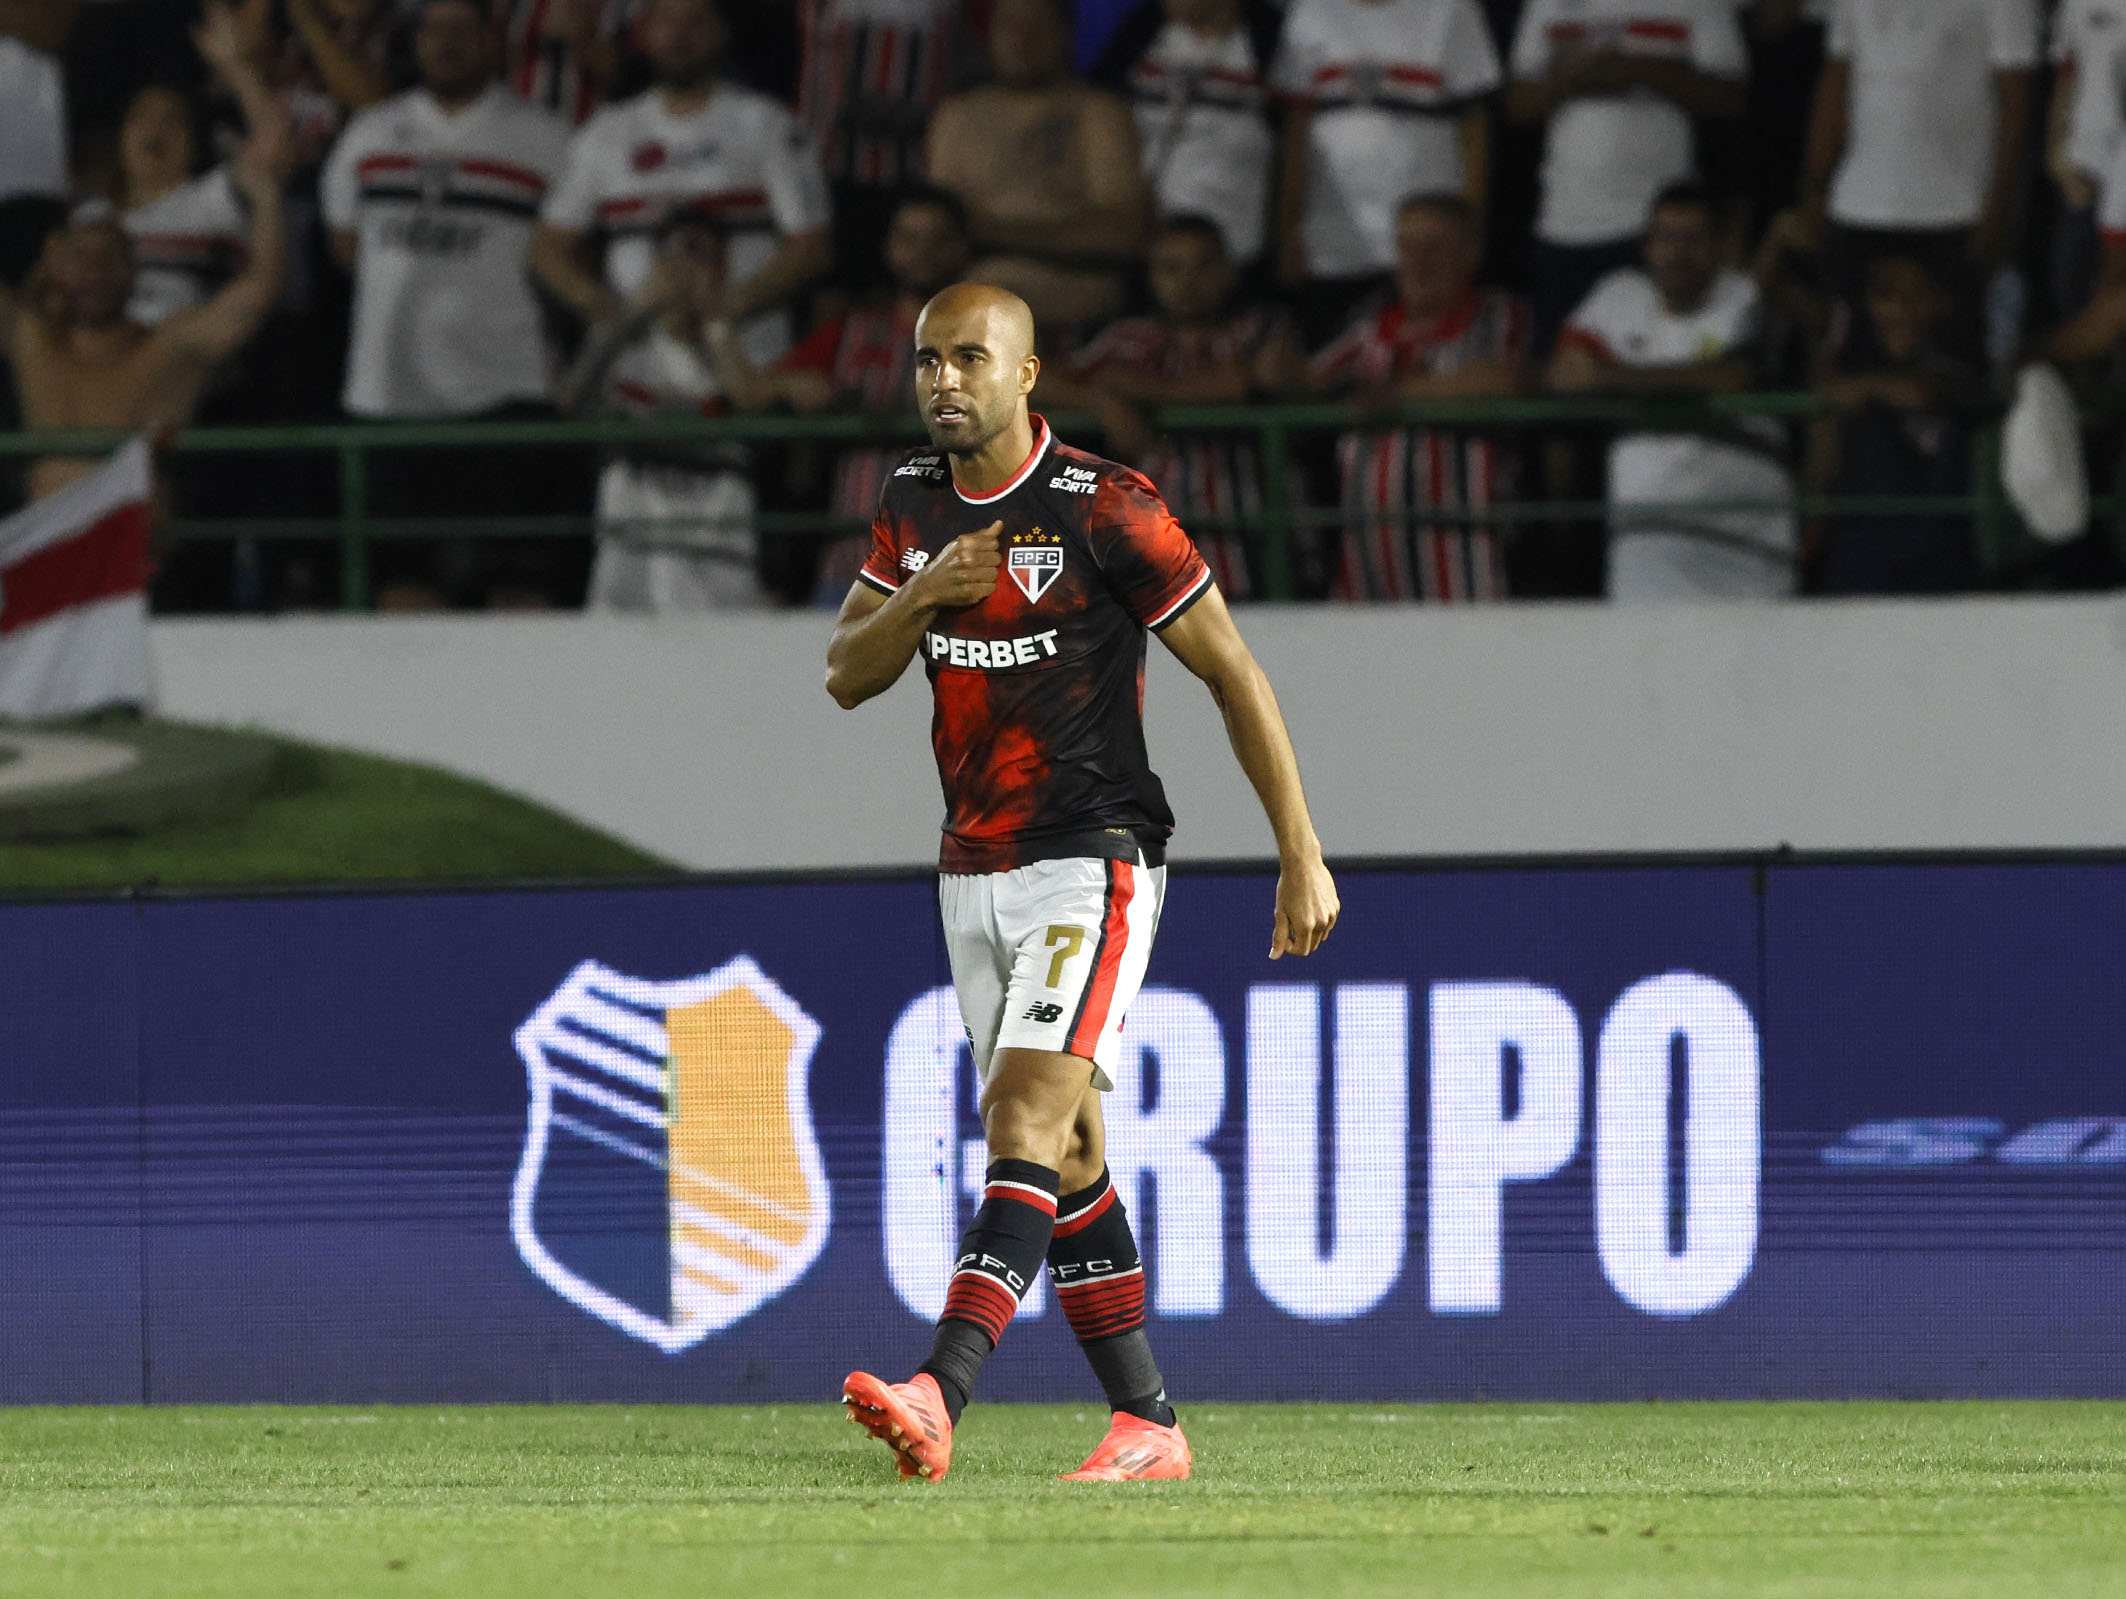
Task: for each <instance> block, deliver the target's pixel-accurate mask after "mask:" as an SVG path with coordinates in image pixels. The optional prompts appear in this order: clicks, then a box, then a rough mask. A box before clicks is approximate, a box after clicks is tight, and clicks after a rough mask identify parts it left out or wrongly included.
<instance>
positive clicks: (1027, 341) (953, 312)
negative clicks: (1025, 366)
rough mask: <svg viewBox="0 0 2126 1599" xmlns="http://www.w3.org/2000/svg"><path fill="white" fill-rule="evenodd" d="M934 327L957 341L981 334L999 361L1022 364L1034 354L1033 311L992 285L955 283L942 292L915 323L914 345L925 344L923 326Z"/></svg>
mask: <svg viewBox="0 0 2126 1599" xmlns="http://www.w3.org/2000/svg"><path fill="white" fill-rule="evenodd" d="M926 324H935V327H936V330H937V331H938V332H939V333H940V334H942V333H943V330H945V329H947V328H949V329H951V330H952V333H951V334H950V335H949V337H950V338H951V339H952V340H954V341H956V340H957V339H958V337H959V335H960V334H961V333H963V332H968V331H978V332H979V333H980V334H981V335H982V336H983V339H984V341H985V342H986V343H987V344H988V346H989V348H990V349H991V350H992V351H993V352H994V353H995V354H996V355H997V357H998V358H999V359H1000V360H1008V361H1023V360H1025V359H1026V357H1028V356H1029V355H1032V354H1033V339H1034V333H1033V312H1032V311H1031V310H1030V309H1029V308H1028V307H1027V304H1026V302H1025V301H1024V300H1022V299H1020V298H1019V297H1018V296H1017V295H1016V294H1013V293H1012V292H1011V290H1009V289H1000V288H997V287H996V286H995V285H994V284H989V283H955V284H953V285H952V286H951V287H950V288H946V289H940V290H939V291H938V292H937V293H936V294H934V295H932V296H931V299H930V303H929V304H928V305H926V306H924V307H923V314H922V315H921V316H919V317H917V318H916V321H915V343H916V347H917V348H918V349H920V348H922V345H923V343H924V332H923V330H924V327H925V326H926Z"/></svg>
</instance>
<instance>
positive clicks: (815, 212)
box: [761, 108, 834, 238]
mask: <svg viewBox="0 0 2126 1599" xmlns="http://www.w3.org/2000/svg"><path fill="white" fill-rule="evenodd" d="M778 111H780V108H778ZM762 142H763V144H764V145H765V146H766V148H764V149H763V150H762V151H761V166H762V169H763V172H762V175H763V177H764V178H765V180H766V187H767V190H768V210H769V211H770V212H771V213H772V214H773V215H774V217H775V227H776V230H777V231H778V232H780V233H781V234H782V235H783V236H784V237H785V238H788V237H789V236H790V235H791V234H793V233H817V232H818V231H819V230H820V229H821V228H824V227H826V226H828V225H829V224H830V223H832V222H833V220H834V202H833V200H832V199H831V198H830V197H829V195H828V193H827V175H826V173H825V172H824V171H823V170H822V169H821V167H820V164H819V145H818V144H817V143H816V142H815V141H814V139H813V137H812V130H811V129H810V128H808V127H806V126H805V125H804V124H803V123H802V122H800V121H798V120H797V118H795V117H794V116H791V115H790V114H789V113H788V112H780V114H779V115H778V116H777V117H776V118H775V120H774V122H773V123H772V124H770V126H769V127H768V128H767V129H766V130H765V138H764V139H763V141H762Z"/></svg>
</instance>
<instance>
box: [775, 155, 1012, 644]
mask: <svg viewBox="0 0 2126 1599" xmlns="http://www.w3.org/2000/svg"><path fill="white" fill-rule="evenodd" d="M971 253H972V245H971V244H970V242H969V240H968V235H967V213H966V212H965V211H964V210H962V209H961V206H960V202H959V201H958V199H956V198H955V197H954V196H952V195H950V194H947V193H945V192H944V191H943V190H942V189H922V188H918V189H911V190H909V191H908V192H907V193H906V194H904V195H903V196H902V198H901V201H900V204H899V205H898V206H897V207H895V209H894V212H893V218H892V221H891V222H889V223H888V224H887V227H886V239H885V259H886V272H887V276H888V285H887V289H886V292H885V293H884V294H883V295H881V296H880V297H878V298H877V299H875V300H873V301H872V302H870V303H868V304H863V305H858V306H855V307H853V308H852V309H850V310H849V311H846V312H844V313H843V314H842V315H840V316H837V317H834V318H831V319H830V320H828V321H827V322H825V323H823V324H821V326H820V327H819V328H818V330H817V331H815V332H814V333H813V335H812V336H811V337H810V338H809V339H807V340H805V342H804V343H803V344H801V345H799V346H798V347H797V348H796V349H795V350H792V351H791V352H790V354H789V355H788V356H787V357H785V358H784V360H783V363H782V367H781V372H780V376H781V378H782V380H783V381H782V384H781V395H780V397H781V398H782V399H783V400H784V402H785V403H787V404H789V405H791V406H793V407H795V408H796V409H799V410H824V409H825V408H826V407H828V406H830V405H844V406H848V407H850V408H852V409H855V410H861V411H884V412H894V413H898V412H903V411H909V410H912V409H913V408H914V406H915V355H914V351H915V318H916V313H917V312H918V311H920V310H922V308H923V305H924V303H925V302H926V301H927V300H929V298H930V297H931V296H932V295H933V294H935V293H937V291H938V290H940V289H942V288H944V287H945V285H947V284H948V283H954V282H957V281H958V280H959V278H960V276H961V274H962V273H964V272H965V271H966V269H967V261H968V257H969V255H970V254H971ZM899 455H900V451H899V450H898V449H897V448H891V449H853V450H844V451H842V452H841V454H840V455H839V456H837V457H836V458H835V462H834V468H833V477H832V482H831V484H830V486H829V489H828V492H827V509H828V510H829V511H830V512H832V513H833V514H834V515H835V516H837V517H843V518H848V519H850V520H852V521H861V522H862V523H863V524H864V525H865V527H866V528H867V529H868V527H869V525H870V520H871V516H872V513H873V512H874V511H876V510H877V509H878V496H879V491H880V489H882V488H883V487H884V486H885V482H886V473H887V472H888V471H890V470H891V469H892V466H893V463H894V461H895V460H896V459H897V458H898V457H899ZM870 548H871V535H870V533H869V532H868V531H866V532H864V533H859V534H853V535H851V536H850V537H847V538H838V539H836V540H835V541H834V542H833V543H831V544H829V545H828V546H827V547H826V549H825V550H823V551H822V552H821V553H820V561H819V575H818V578H817V581H816V583H815V585H814V589H813V597H814V598H815V600H816V601H817V602H818V603H819V604H821V605H823V606H830V607H832V606H839V605H840V604H841V602H842V600H843V599H844V598H845V597H846V596H847V595H848V593H849V585H850V584H851V583H853V582H855V581H856V569H857V568H858V567H859V566H861V565H862V564H863V561H864V556H865V554H866V553H867V552H868V551H869V550H870Z"/></svg>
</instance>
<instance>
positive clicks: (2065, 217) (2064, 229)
mask: <svg viewBox="0 0 2126 1599" xmlns="http://www.w3.org/2000/svg"><path fill="white" fill-rule="evenodd" d="M2052 64H2053V73H2054V76H2053V82H2052V106H2051V112H2050V115H2049V117H2048V118H2047V130H2046V143H2045V165H2046V167H2047V168H2048V170H2049V171H2050V172H2051V174H2052V181H2053V183H2054V184H2055V185H2056V186H2057V188H2058V190H2059V199H2060V214H2059V219H2058V222H2057V225H2056V227H2055V230H2054V234H2053V245H2052V308H2053V310H2054V311H2055V312H2056V313H2058V314H2059V315H2060V316H2061V317H2062V318H2066V317H2071V316H2073V315H2074V314H2075V313H2077V312H2079V311H2080V310H2081V309H2082V307H2083V306H2084V305H2086V304H2088V302H2089V296H2090V294H2091V292H2092V291H2093V290H2094V289H2095V287H2096V283H2097V279H2098V275H2099V273H2098V247H2097V223H2096V208H2097V199H2098V197H2099V196H2100V195H2101V194H2102V192H2103V188H2104V180H2105V177H2106V175H2107V174H2108V172H2109V171H2110V168H2111V161H2112V157H2113V155H2114V153H2115V152H2116V151H2117V149H2118V146H2119V143H2120V139H2121V135H2122V134H2126V0H2060V4H2059V9H2058V10H2057V11H2055V12H2054V13H2053V16H2052Z"/></svg>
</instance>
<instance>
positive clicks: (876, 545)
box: [856, 472, 907, 594]
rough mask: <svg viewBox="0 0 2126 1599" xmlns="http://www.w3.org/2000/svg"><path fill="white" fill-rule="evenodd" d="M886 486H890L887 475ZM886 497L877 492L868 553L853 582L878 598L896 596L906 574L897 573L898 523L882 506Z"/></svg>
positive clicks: (883, 493)
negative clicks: (870, 590) (875, 593)
mask: <svg viewBox="0 0 2126 1599" xmlns="http://www.w3.org/2000/svg"><path fill="white" fill-rule="evenodd" d="M886 482H887V484H888V485H889V486H890V485H891V484H892V482H893V475H892V474H891V473H890V472H889V473H888V474H887V475H886ZM886 494H887V490H886V489H885V488H881V489H880V490H879V495H878V511H877V513H876V514H875V515H874V516H873V517H872V518H871V552H870V553H869V554H868V555H866V556H865V557H864V564H863V565H862V566H860V567H858V568H857V569H856V580H857V581H858V582H859V583H861V584H863V585H864V587H866V588H868V589H874V590H876V591H877V592H878V593H880V594H898V593H899V592H900V590H901V581H902V579H903V578H904V577H905V576H906V575H907V574H906V573H904V572H903V571H902V570H901V536H900V522H899V519H898V518H896V517H895V516H894V514H893V512H892V510H891V508H890V507H888V505H887V504H886Z"/></svg>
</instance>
